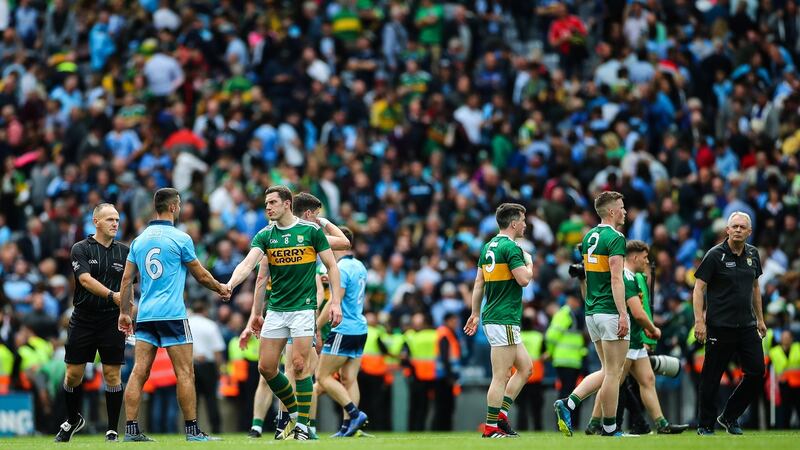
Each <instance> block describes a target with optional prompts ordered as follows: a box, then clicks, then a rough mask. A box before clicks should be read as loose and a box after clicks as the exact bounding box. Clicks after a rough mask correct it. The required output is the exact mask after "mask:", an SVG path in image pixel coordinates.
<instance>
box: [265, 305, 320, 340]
mask: <svg viewBox="0 0 800 450" xmlns="http://www.w3.org/2000/svg"><path fill="white" fill-rule="evenodd" d="M316 326H317V321H316V317H315V314H314V311H313V310H311V309H307V310H304V311H267V317H265V318H264V326H263V327H262V328H261V337H262V338H267V339H282V338H290V337H310V336H314V334H316Z"/></svg>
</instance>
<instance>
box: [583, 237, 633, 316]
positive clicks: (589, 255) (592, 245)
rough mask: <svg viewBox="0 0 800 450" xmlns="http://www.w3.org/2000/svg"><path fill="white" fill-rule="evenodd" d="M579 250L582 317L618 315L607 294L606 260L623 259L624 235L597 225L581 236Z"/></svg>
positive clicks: (609, 285) (607, 265)
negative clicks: (583, 300) (583, 273)
mask: <svg viewBox="0 0 800 450" xmlns="http://www.w3.org/2000/svg"><path fill="white" fill-rule="evenodd" d="M582 251H583V266H584V267H585V269H586V315H587V316H591V315H592V314H618V312H617V307H616V305H614V295H613V294H612V293H611V267H610V266H609V264H608V259H609V258H610V257H612V256H616V255H619V256H623V257H624V256H625V236H623V235H622V233H620V232H619V231H617V230H615V229H614V228H613V227H611V225H606V224H600V225H598V226H596V227H594V228H592V229H591V230H589V232H588V233H586V236H584V237H583V247H582Z"/></svg>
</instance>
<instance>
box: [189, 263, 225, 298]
mask: <svg viewBox="0 0 800 450" xmlns="http://www.w3.org/2000/svg"><path fill="white" fill-rule="evenodd" d="M186 268H187V269H189V273H191V274H192V276H193V277H194V279H195V280H197V281H198V282H199V283H200V284H202V285H203V286H205V287H206V288H207V289H209V290H211V291H214V292H216V293H217V294H219V295H220V297H222V299H223V300H226V301H227V300H229V299H230V298H231V291H230V290H229V289H228V286H227V285H224V284H222V283H220V282H219V281H217V280H215V279H214V277H213V276H212V275H211V273H210V272H209V271H208V269H206V268H205V267H203V265H202V264H200V261H199V260H197V259H195V260H194V261H190V262H188V263H186Z"/></svg>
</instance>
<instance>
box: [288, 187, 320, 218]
mask: <svg viewBox="0 0 800 450" xmlns="http://www.w3.org/2000/svg"><path fill="white" fill-rule="evenodd" d="M319 208H322V202H321V201H320V199H318V198H317V197H315V196H313V195H311V194H309V193H308V192H301V193H299V194H297V195H295V196H294V199H293V200H292V212H293V213H294V215H295V216H302V215H303V213H304V212H306V211H313V210H315V209H319Z"/></svg>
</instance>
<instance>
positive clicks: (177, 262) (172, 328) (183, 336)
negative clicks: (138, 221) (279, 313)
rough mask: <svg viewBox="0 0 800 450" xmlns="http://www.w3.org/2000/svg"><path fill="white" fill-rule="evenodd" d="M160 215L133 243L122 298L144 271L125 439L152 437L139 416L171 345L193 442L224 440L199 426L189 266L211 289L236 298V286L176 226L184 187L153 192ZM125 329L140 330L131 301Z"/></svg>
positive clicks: (123, 312) (124, 311) (122, 321)
mask: <svg viewBox="0 0 800 450" xmlns="http://www.w3.org/2000/svg"><path fill="white" fill-rule="evenodd" d="M153 203H154V207H155V211H156V220H153V221H151V222H150V224H149V225H148V226H147V228H146V229H145V230H144V231H143V232H142V234H141V235H139V237H137V238H136V239H134V240H133V242H132V243H131V249H130V252H129V253H128V260H127V263H126V265H125V272H124V274H123V275H122V286H121V288H120V294H121V297H122V298H129V297H127V295H132V293H131V292H130V289H132V286H131V283H132V282H133V280H134V278H136V276H137V275H138V274H139V273H140V272H141V290H142V295H141V298H140V299H139V312H138V315H137V317H136V328H135V334H136V356H135V362H134V366H133V372H132V373H131V376H130V379H129V380H128V386H127V388H126V389H125V415H126V417H127V425H126V427H125V441H136V442H142V441H152V439H150V438H148V437H147V436H145V435H144V434H143V433H142V432H141V430H140V429H139V424H138V422H137V421H136V418H137V416H138V414H139V402H140V400H141V395H142V386H143V385H144V383H145V381H146V380H147V378H148V377H149V376H150V367H151V366H152V365H153V360H154V359H155V356H156V350H157V349H158V348H159V347H165V348H166V349H167V353H168V354H169V357H170V359H171V360H172V365H173V367H174V368H175V376H176V377H177V379H178V403H179V404H180V407H181V411H182V412H183V418H184V420H185V425H186V440H187V441H209V440H218V439H216V438H212V437H210V436H208V435H207V434H206V433H204V432H202V431H201V430H200V428H199V427H198V426H197V398H196V395H195V386H194V367H193V365H192V332H191V330H190V329H189V322H188V320H187V315H186V307H185V306H184V302H183V292H184V287H185V283H186V271H187V269H188V271H189V273H191V274H192V276H193V277H194V278H195V279H196V280H197V281H199V282H200V284H202V285H203V286H205V287H206V288H208V289H210V290H212V291H214V292H217V293H218V294H219V295H220V296H221V297H222V298H223V300H227V299H229V298H230V289H228V287H227V286H225V285H224V284H220V283H219V282H218V281H217V280H215V279H214V278H213V277H212V276H211V274H210V273H209V272H208V271H207V270H206V269H205V268H204V267H203V265H202V264H200V261H198V259H197V255H195V251H194V243H193V242H192V238H190V237H189V235H188V234H186V233H184V232H182V231H180V230H178V229H177V228H175V226H174V223H175V220H177V218H178V215H179V214H180V211H181V199H180V196H179V195H178V191H177V190H175V189H172V188H164V189H159V190H158V191H156V193H155V196H154V197H153ZM122 303H123V305H122V306H121V307H120V315H119V324H118V325H119V330H120V331H122V332H124V333H126V334H128V335H132V334H134V325H133V321H132V319H131V306H130V303H128V302H122Z"/></svg>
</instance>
